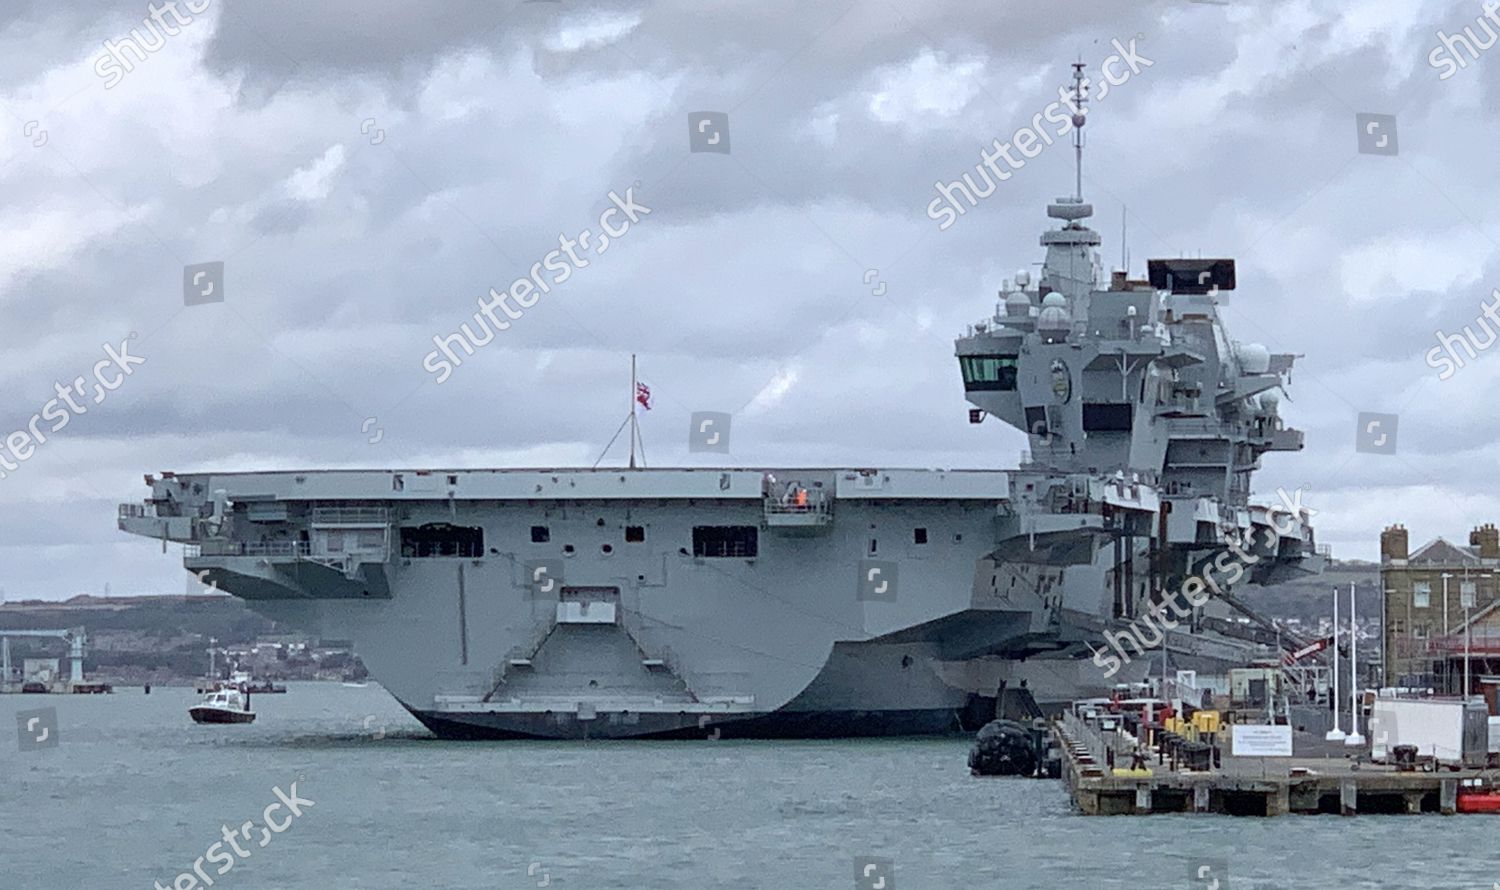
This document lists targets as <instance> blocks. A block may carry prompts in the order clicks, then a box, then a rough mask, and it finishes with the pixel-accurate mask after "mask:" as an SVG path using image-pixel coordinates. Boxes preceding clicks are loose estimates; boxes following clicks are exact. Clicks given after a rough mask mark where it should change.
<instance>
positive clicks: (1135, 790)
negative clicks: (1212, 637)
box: [1052, 712, 1483, 816]
mask: <svg viewBox="0 0 1500 890" xmlns="http://www.w3.org/2000/svg"><path fill="white" fill-rule="evenodd" d="M1052 730H1053V733H1054V734H1055V736H1056V739H1057V742H1058V744H1059V746H1060V747H1061V749H1062V752H1063V756H1062V779H1063V782H1064V784H1065V785H1066V787H1067V789H1068V794H1069V796H1070V797H1071V798H1072V800H1073V805H1074V806H1075V807H1076V808H1077V809H1078V810H1079V811H1080V812H1081V813H1083V814H1084V815H1088V816H1096V815H1097V816H1110V815H1149V814H1154V813H1217V814H1221V815H1236V816H1281V815H1285V814H1288V813H1301V814H1342V815H1346V816H1353V815H1356V814H1359V813H1382V814H1417V813H1443V814H1453V813H1456V812H1458V811H1459V797H1460V793H1461V792H1463V791H1465V790H1477V785H1478V784H1479V779H1480V777H1481V776H1482V775H1483V771H1481V770H1472V769H1471V770H1458V771H1453V770H1448V769H1440V770H1438V771H1434V772H1421V771H1399V770H1397V769H1396V767H1394V766H1389V765H1384V764H1377V763H1371V762H1369V761H1368V760H1360V759H1356V758H1352V757H1348V756H1343V755H1344V752H1343V751H1342V750H1338V755H1339V756H1333V754H1334V751H1335V750H1336V749H1342V748H1343V746H1342V745H1337V746H1327V747H1326V748H1325V749H1324V756H1316V754H1317V750H1316V749H1317V748H1319V747H1323V746H1324V745H1325V743H1324V742H1323V740H1322V739H1319V738H1316V737H1314V736H1310V735H1308V734H1306V733H1303V734H1300V735H1299V736H1298V738H1297V739H1296V741H1295V746H1296V748H1297V749H1300V750H1298V751H1297V754H1298V755H1299V756H1293V757H1289V758H1285V757H1279V758H1259V757H1233V756H1229V755H1220V756H1219V757H1218V758H1209V759H1208V760H1209V762H1208V763H1207V764H1203V763H1201V762H1199V763H1197V764H1194V765H1195V766H1198V767H1204V766H1206V768H1193V769H1190V768H1187V764H1186V763H1185V762H1184V760H1183V759H1179V758H1174V757H1172V756H1170V755H1169V754H1167V753H1166V752H1165V751H1164V750H1161V749H1162V748H1164V747H1165V746H1164V745H1160V744H1153V745H1152V746H1150V747H1147V748H1143V750H1144V751H1149V752H1150V756H1149V757H1148V758H1147V763H1146V765H1145V766H1144V768H1141V769H1130V768H1129V767H1130V764H1131V761H1132V752H1133V750H1135V746H1136V740H1135V738H1134V737H1133V736H1130V735H1128V734H1126V733H1123V732H1119V731H1101V730H1100V729H1098V728H1097V727H1095V726H1094V725H1091V724H1090V723H1089V722H1088V721H1085V720H1083V719H1081V718H1079V717H1078V716H1077V715H1075V714H1073V713H1071V712H1069V713H1066V714H1064V715H1063V717H1062V719H1060V720H1057V721H1055V722H1054V723H1053V724H1052ZM1149 731H1150V732H1153V733H1155V732H1158V731H1159V730H1157V729H1155V728H1153V729H1152V730H1149ZM1225 735H1227V733H1225ZM1159 741H1161V740H1159V739H1152V742H1153V743H1155V742H1159ZM1303 753H1308V754H1309V755H1310V756H1300V755H1301V754H1303ZM1361 754H1363V751H1361ZM1215 761H1217V764H1216V763H1215Z"/></svg>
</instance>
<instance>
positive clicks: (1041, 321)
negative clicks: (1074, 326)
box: [1036, 305, 1072, 330]
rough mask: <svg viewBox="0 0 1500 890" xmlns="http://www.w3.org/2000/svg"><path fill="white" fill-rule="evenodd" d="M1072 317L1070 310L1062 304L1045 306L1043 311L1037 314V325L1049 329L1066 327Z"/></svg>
mask: <svg viewBox="0 0 1500 890" xmlns="http://www.w3.org/2000/svg"><path fill="white" fill-rule="evenodd" d="M1071 321H1072V319H1070V318H1069V317H1068V310H1066V309H1064V308H1063V307H1061V306H1057V305H1052V306H1044V307H1043V308H1042V312H1041V314H1040V315H1038V316H1037V322H1036V324H1037V327H1039V328H1045V329H1048V330H1059V329H1066V328H1067V327H1068V325H1069V324H1070V323H1071Z"/></svg>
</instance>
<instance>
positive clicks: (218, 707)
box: [188, 687, 255, 723]
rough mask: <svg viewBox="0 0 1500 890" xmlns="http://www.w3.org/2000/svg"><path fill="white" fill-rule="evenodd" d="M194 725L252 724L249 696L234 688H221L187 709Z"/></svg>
mask: <svg viewBox="0 0 1500 890" xmlns="http://www.w3.org/2000/svg"><path fill="white" fill-rule="evenodd" d="M188 714H189V715H190V716H191V717H192V718H193V722H194V723H254V722H255V713H254V712H253V711H251V710H250V696H248V695H246V694H244V693H242V692H240V691H239V690H238V689H234V688H227V687H226V688H221V689H216V690H214V691H213V692H210V693H209V694H208V695H206V696H204V697H203V701H201V702H199V703H198V704H196V705H194V706H193V707H191V708H189V709H188Z"/></svg>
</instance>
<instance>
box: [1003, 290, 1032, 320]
mask: <svg viewBox="0 0 1500 890" xmlns="http://www.w3.org/2000/svg"><path fill="white" fill-rule="evenodd" d="M1030 313H1031V298H1030V297H1028V296H1026V295H1025V294H1023V293H1021V292H1020V291H1012V292H1011V293H1010V294H1009V295H1008V296H1006V298H1005V314H1006V315H1029V314H1030Z"/></svg>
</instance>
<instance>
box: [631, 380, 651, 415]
mask: <svg viewBox="0 0 1500 890" xmlns="http://www.w3.org/2000/svg"><path fill="white" fill-rule="evenodd" d="M635 400H636V401H637V402H640V403H641V407H642V408H645V409H646V410H647V411H650V410H651V387H649V386H647V385H646V384H644V383H637V384H636V385H635Z"/></svg>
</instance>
